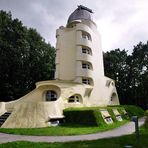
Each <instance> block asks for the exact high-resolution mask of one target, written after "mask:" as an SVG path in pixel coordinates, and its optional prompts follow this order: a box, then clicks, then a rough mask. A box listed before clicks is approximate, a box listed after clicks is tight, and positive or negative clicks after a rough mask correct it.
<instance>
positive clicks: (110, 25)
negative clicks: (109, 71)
mask: <svg viewBox="0 0 148 148" xmlns="http://www.w3.org/2000/svg"><path fill="white" fill-rule="evenodd" d="M80 4H82V5H84V6H87V7H89V8H90V9H92V10H93V11H94V14H93V17H94V21H95V22H96V24H97V25H98V30H99V32H100V33H101V36H102V47H103V50H104V51H107V50H111V49H115V48H121V49H124V48H125V49H128V50H131V49H132V48H133V45H136V44H137V43H138V42H139V41H142V42H146V41H147V37H148V27H147V26H148V20H147V16H148V9H147V6H148V1H147V0H140V1H139V0H124V1H122V0H107V1H104V0H44V1H41V0H29V1H27V2H26V1H20V0H13V1H12V0H0V9H3V10H6V11H11V12H12V15H13V17H17V18H19V19H20V20H22V22H23V24H24V25H26V26H28V27H33V28H36V29H37V31H38V32H39V33H40V34H41V35H42V36H43V37H44V38H45V39H46V41H47V42H50V43H51V44H52V45H53V46H55V41H56V39H55V32H56V29H57V28H58V27H59V26H61V25H66V23H67V19H68V17H69V15H70V14H71V13H72V12H73V11H74V10H75V9H76V8H77V5H80Z"/></svg>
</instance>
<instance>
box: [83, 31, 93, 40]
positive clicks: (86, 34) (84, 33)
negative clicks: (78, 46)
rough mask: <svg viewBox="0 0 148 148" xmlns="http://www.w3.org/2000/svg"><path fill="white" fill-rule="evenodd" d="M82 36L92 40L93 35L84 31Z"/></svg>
mask: <svg viewBox="0 0 148 148" xmlns="http://www.w3.org/2000/svg"><path fill="white" fill-rule="evenodd" d="M82 38H83V39H87V40H90V41H91V36H90V34H89V33H87V32H85V31H82Z"/></svg>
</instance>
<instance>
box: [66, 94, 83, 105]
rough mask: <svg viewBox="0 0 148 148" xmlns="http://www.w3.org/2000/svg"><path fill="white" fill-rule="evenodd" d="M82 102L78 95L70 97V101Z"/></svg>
mask: <svg viewBox="0 0 148 148" xmlns="http://www.w3.org/2000/svg"><path fill="white" fill-rule="evenodd" d="M80 102H81V98H80V96H78V95H73V96H71V97H69V98H68V103H80Z"/></svg>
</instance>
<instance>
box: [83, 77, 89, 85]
mask: <svg viewBox="0 0 148 148" xmlns="http://www.w3.org/2000/svg"><path fill="white" fill-rule="evenodd" d="M82 83H84V84H88V85H90V79H87V78H83V79H82Z"/></svg>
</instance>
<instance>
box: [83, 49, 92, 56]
mask: <svg viewBox="0 0 148 148" xmlns="http://www.w3.org/2000/svg"><path fill="white" fill-rule="evenodd" d="M82 53H85V54H90V55H92V51H91V49H90V48H87V47H82Z"/></svg>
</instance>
